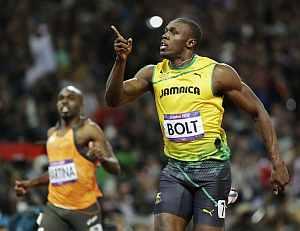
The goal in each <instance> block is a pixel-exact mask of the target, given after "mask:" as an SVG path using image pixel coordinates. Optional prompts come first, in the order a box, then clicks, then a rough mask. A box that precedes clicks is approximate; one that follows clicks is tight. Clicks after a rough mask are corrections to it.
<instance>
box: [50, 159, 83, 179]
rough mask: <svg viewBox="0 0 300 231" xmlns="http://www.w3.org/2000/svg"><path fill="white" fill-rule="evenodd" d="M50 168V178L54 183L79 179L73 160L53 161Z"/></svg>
mask: <svg viewBox="0 0 300 231" xmlns="http://www.w3.org/2000/svg"><path fill="white" fill-rule="evenodd" d="M48 170H49V180H50V183H51V184H52V185H62V184H67V183H70V182H75V181H77V179H78V177H77V171H76V167H75V163H74V162H73V160H62V161H54V162H51V163H50V165H49V169H48Z"/></svg>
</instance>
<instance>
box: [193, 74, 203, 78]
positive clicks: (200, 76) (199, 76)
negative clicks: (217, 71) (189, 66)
mask: <svg viewBox="0 0 300 231" xmlns="http://www.w3.org/2000/svg"><path fill="white" fill-rule="evenodd" d="M194 75H198V76H199V77H200V78H201V77H202V76H201V75H200V74H198V73H194Z"/></svg>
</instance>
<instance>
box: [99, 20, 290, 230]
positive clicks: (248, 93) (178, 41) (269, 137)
mask: <svg viewBox="0 0 300 231" xmlns="http://www.w3.org/2000/svg"><path fill="white" fill-rule="evenodd" d="M111 28H112V30H113V31H114V32H115V34H116V39H115V42H114V50H115V53H116V60H115V63H114V66H113V67H112V70H111V72H110V75H109V78H108V80H107V85H106V94H105V99H106V102H107V104H108V105H109V106H113V107H115V106H119V105H124V104H126V103H129V102H132V101H134V100H135V99H137V98H138V97H139V96H141V95H143V94H144V93H146V92H148V91H150V92H151V91H152V83H151V79H152V74H153V67H154V66H153V65H148V66H145V67H143V68H141V69H140V70H139V71H138V72H137V73H136V74H135V76H134V77H133V78H132V79H129V80H126V81H124V72H125V66H126V62H127V59H128V55H129V54H130V53H131V51H132V39H125V38H124V37H123V36H122V35H121V34H120V32H119V31H118V30H117V29H116V28H115V27H114V26H112V27H111ZM196 45H197V40H196V39H195V38H194V36H193V34H192V31H191V29H190V27H189V25H188V24H185V23H183V22H181V21H179V20H176V19H175V20H173V21H171V22H170V23H169V24H168V25H167V27H166V29H165V33H164V34H163V36H162V40H161V46H160V55H161V57H163V58H166V59H168V60H169V61H170V63H171V65H173V66H176V67H180V66H181V65H184V64H186V63H187V62H188V61H189V60H191V59H192V57H193V55H194V54H195V53H194V50H195V46H196ZM212 88H213V93H214V94H215V95H217V96H222V95H223V96H225V97H227V98H229V99H230V100H231V101H232V102H233V103H234V104H235V105H237V106H238V107H239V108H241V109H242V110H244V111H245V112H247V113H248V114H250V115H251V117H252V118H253V120H254V121H255V123H256V124H257V127H258V128H259V129H258V131H259V133H260V134H261V136H262V137H263V140H264V143H265V146H266V148H267V151H268V155H269V158H270V160H271V163H272V176H271V180H270V181H271V184H272V186H273V190H274V193H275V194H278V193H279V192H281V191H283V190H284V188H285V186H286V185H287V184H288V182H289V180H290V178H289V174H288V171H287V168H286V166H285V164H284V162H283V160H282V159H281V157H280V155H279V149H278V142H277V136H276V133H275V130H274V128H273V126H272V123H271V120H270V117H269V115H268V113H267V112H266V110H265V108H264V106H263V104H262V103H261V101H260V100H259V99H258V98H257V97H256V95H255V94H254V93H253V91H252V90H251V89H250V88H249V87H248V86H247V85H246V84H245V83H243V82H242V81H241V79H240V77H239V75H238V73H237V72H236V71H235V70H234V69H233V68H232V67H230V66H229V65H224V64H216V66H215V68H214V72H213V76H212ZM187 224H188V221H186V220H185V219H183V218H181V217H178V216H176V215H173V214H169V213H161V214H158V215H156V216H155V230H156V231H174V230H175V231H183V230H185V227H186V226H187ZM222 230H224V229H223V228H219V227H213V226H209V225H201V224H197V225H195V227H194V231H222Z"/></svg>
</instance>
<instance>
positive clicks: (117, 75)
mask: <svg viewBox="0 0 300 231" xmlns="http://www.w3.org/2000/svg"><path fill="white" fill-rule="evenodd" d="M125 67H126V60H121V59H119V58H116V61H115V63H114V66H113V68H112V69H111V72H110V74H109V77H108V80H107V82H106V92H105V100H106V103H107V105H109V106H112V107H114V106H118V105H119V104H120V102H121V97H122V93H123V80H124V73H125Z"/></svg>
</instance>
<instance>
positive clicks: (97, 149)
mask: <svg viewBox="0 0 300 231" xmlns="http://www.w3.org/2000/svg"><path fill="white" fill-rule="evenodd" d="M87 156H88V157H90V158H92V159H97V160H99V161H100V162H101V161H103V160H105V159H106V157H107V156H106V152H105V151H104V150H103V147H101V146H100V145H99V144H96V143H95V142H93V141H90V142H89V151H88V153H87Z"/></svg>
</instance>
